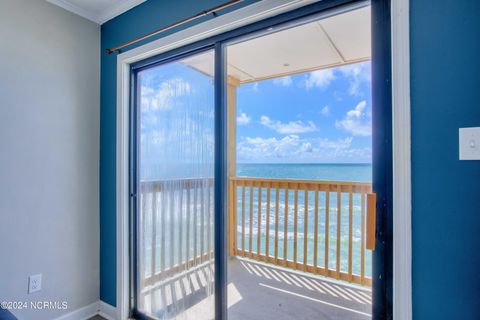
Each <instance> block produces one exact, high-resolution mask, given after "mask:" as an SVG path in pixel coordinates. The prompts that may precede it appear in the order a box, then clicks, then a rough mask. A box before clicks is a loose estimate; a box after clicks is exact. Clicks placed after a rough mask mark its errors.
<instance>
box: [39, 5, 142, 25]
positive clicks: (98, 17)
mask: <svg viewBox="0 0 480 320" xmlns="http://www.w3.org/2000/svg"><path fill="white" fill-rule="evenodd" d="M145 1H146V0H121V1H119V2H118V3H117V4H115V5H113V6H109V7H108V8H106V9H105V10H103V11H101V12H93V11H90V10H85V9H84V8H82V7H80V6H77V5H75V4H72V3H70V2H69V1H68V0H47V2H50V3H51V4H54V5H57V6H59V7H61V8H63V9H65V10H67V11H70V12H72V13H75V14H76V15H79V16H81V17H83V18H85V19H88V20H90V21H93V22H95V23H98V24H100V25H101V24H103V23H105V22H107V21H108V20H111V19H113V18H115V17H116V16H119V15H121V14H122V13H124V12H126V11H128V10H130V9H132V8H134V7H136V6H138V5H139V4H141V3H143V2H145Z"/></svg>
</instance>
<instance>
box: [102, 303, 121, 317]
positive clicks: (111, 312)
mask: <svg viewBox="0 0 480 320" xmlns="http://www.w3.org/2000/svg"><path fill="white" fill-rule="evenodd" d="M98 304H99V307H100V308H99V312H98V314H99V315H100V316H102V317H104V318H105V319H107V320H116V319H117V308H115V307H114V306H112V305H109V304H108V303H105V302H103V301H100V302H99V303H98Z"/></svg>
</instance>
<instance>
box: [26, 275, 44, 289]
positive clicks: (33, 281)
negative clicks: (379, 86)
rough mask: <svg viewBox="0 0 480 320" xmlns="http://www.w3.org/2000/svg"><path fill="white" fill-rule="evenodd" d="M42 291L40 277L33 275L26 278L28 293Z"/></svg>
mask: <svg viewBox="0 0 480 320" xmlns="http://www.w3.org/2000/svg"><path fill="white" fill-rule="evenodd" d="M40 290H42V275H41V274H34V275H31V276H30V277H28V293H34V292H37V291H40Z"/></svg>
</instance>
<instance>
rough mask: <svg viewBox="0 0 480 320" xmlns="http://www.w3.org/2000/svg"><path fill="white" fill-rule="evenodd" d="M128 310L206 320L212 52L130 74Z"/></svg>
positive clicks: (210, 261)
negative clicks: (132, 197)
mask: <svg viewBox="0 0 480 320" xmlns="http://www.w3.org/2000/svg"><path fill="white" fill-rule="evenodd" d="M134 77H135V79H134V85H135V88H134V90H135V98H134V99H135V103H134V106H135V113H136V114H135V115H134V118H135V125H134V126H135V128H134V130H132V131H133V132H136V135H137V136H136V138H135V139H134V140H136V150H135V153H136V156H135V158H136V164H135V167H136V168H135V170H134V171H136V174H135V177H136V178H135V179H134V180H136V181H135V182H136V188H137V203H136V208H135V210H134V211H135V214H134V215H133V219H134V220H135V227H134V229H135V233H136V236H135V240H136V241H135V242H134V244H133V246H134V252H135V253H134V262H133V269H134V279H135V280H134V285H133V287H134V301H135V302H134V304H135V306H134V310H135V312H136V313H138V315H140V316H143V317H145V318H148V319H150V318H151V319H213V318H214V316H215V315H214V310H215V308H214V278H215V277H214V245H213V244H214V165H215V159H214V153H215V152H214V151H215V150H214V149H215V139H214V137H215V132H214V131H215V101H214V100H215V96H214V81H213V77H214V51H213V50H208V51H203V52H201V53H196V54H193V55H189V56H187V57H184V58H180V59H178V60H174V61H169V62H167V63H161V64H156V65H153V66H151V67H145V68H142V69H140V70H137V71H136V72H134Z"/></svg>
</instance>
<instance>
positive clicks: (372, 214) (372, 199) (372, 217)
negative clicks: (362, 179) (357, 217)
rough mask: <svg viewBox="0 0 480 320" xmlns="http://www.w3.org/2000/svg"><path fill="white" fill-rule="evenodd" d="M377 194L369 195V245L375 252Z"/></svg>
mask: <svg viewBox="0 0 480 320" xmlns="http://www.w3.org/2000/svg"><path fill="white" fill-rule="evenodd" d="M376 220H377V194H376V193H368V194H367V241H366V242H367V243H366V247H367V249H369V250H375V233H376V226H377V221H376Z"/></svg>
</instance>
